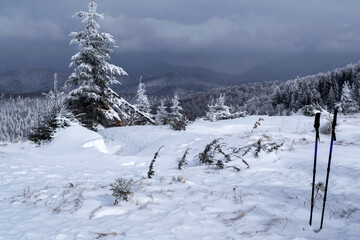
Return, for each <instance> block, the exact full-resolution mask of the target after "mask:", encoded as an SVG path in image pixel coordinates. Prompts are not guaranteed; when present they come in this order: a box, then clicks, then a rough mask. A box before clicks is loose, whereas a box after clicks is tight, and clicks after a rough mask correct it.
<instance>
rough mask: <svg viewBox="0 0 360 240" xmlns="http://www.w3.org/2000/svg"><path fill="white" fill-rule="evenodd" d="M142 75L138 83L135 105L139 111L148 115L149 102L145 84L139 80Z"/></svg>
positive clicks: (149, 109)
mask: <svg viewBox="0 0 360 240" xmlns="http://www.w3.org/2000/svg"><path fill="white" fill-rule="evenodd" d="M141 80H142V76H141V77H140V83H139V87H138V90H137V94H136V102H137V103H136V107H137V108H138V110H139V111H141V112H143V113H146V114H148V115H150V111H151V108H150V103H149V99H148V97H147V95H146V89H145V84H144V83H142V82H141Z"/></svg>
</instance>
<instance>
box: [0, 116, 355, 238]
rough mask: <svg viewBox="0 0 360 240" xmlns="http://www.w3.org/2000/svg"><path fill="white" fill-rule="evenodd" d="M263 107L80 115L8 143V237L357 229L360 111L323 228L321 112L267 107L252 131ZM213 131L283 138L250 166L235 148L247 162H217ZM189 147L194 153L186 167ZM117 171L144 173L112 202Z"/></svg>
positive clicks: (229, 140) (336, 157) (351, 120)
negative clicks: (112, 121)
mask: <svg viewBox="0 0 360 240" xmlns="http://www.w3.org/2000/svg"><path fill="white" fill-rule="evenodd" d="M258 118H259V117H256V116H252V117H246V118H242V119H234V120H226V121H219V122H215V123H210V122H204V121H197V122H195V123H193V124H191V125H190V126H188V130H187V131H186V132H175V131H172V130H170V129H169V128H168V127H166V126H136V127H126V128H112V129H106V130H103V131H101V132H100V134H98V133H93V132H91V131H88V130H86V129H84V128H82V127H79V126H72V127H71V128H68V129H66V130H64V131H62V132H60V133H58V135H57V136H56V137H55V139H54V141H53V142H51V143H49V144H47V145H45V146H42V147H35V146H33V145H32V144H30V143H27V142H26V143H17V144H1V143H0V223H1V224H0V239H4V240H8V239H57V240H60V239H96V238H98V239H358V238H359V237H360V232H359V227H360V193H359V191H358V190H359V189H360V183H359V179H360V162H359V156H360V148H359V145H360V144H359V142H360V126H359V124H358V122H359V120H360V115H355V116H347V117H344V116H339V123H340V124H339V126H338V134H337V138H338V141H337V142H336V143H335V146H334V154H333V163H332V166H331V167H332V168H331V173H330V181H329V191H328V199H327V205H326V212H325V221H324V228H323V230H322V231H320V232H319V233H315V232H314V231H313V230H315V229H318V227H319V224H320V217H321V205H322V199H321V197H319V196H318V200H317V201H316V205H315V209H314V220H313V226H312V227H311V226H309V225H308V219H309V210H310V197H311V181H312V166H313V154H314V153H313V151H314V150H313V147H314V146H313V145H314V138H315V135H314V131H313V118H309V117H303V116H292V117H267V116H263V117H262V118H264V121H262V122H261V125H260V126H259V127H258V128H257V129H255V130H254V131H253V133H252V134H251V133H250V132H251V130H252V127H253V124H254V123H255V121H256V120H257V119H258ZM325 121H326V119H325V118H324V117H323V120H322V125H324V123H325ZM320 137H321V143H320V146H319V160H318V169H317V179H316V180H317V181H316V182H319V181H323V182H324V181H325V176H326V167H327V159H328V154H329V153H328V151H329V144H330V136H329V135H321V136H320ZM215 138H222V139H223V140H222V141H223V142H224V143H226V144H227V147H242V146H246V145H249V144H251V143H254V142H256V141H257V140H258V139H259V138H263V139H271V141H275V142H276V143H279V144H280V143H284V145H283V146H282V148H281V149H280V150H279V151H274V152H271V153H266V152H261V153H260V156H259V158H255V156H254V154H253V150H251V151H250V152H249V153H248V154H247V155H246V156H244V159H245V160H246V161H247V162H248V163H249V165H250V168H248V169H246V166H245V164H244V163H243V162H242V161H241V159H234V161H232V162H229V163H228V165H233V166H237V167H239V168H241V171H240V172H238V171H236V170H234V169H232V168H226V169H223V170H218V169H215V168H210V167H208V166H201V165H200V164H199V161H198V158H197V157H196V155H197V154H198V153H200V152H202V151H203V150H204V148H205V146H206V144H208V143H209V142H211V141H212V140H213V139H215ZM162 145H164V148H163V149H162V150H161V151H160V157H159V158H158V160H157V164H156V165H155V171H156V174H155V176H154V178H153V179H147V171H148V166H149V163H150V161H151V160H152V158H153V156H154V153H155V152H156V151H157V150H158V149H159V147H161V146H162ZM187 148H191V149H190V154H189V156H188V158H187V159H188V161H189V164H188V165H187V166H185V167H184V170H178V169H177V162H178V160H179V159H180V158H181V157H182V155H183V154H184V152H185V150H186V149H187ZM224 149H226V148H224ZM118 177H123V178H133V179H134V180H135V184H134V187H133V191H134V194H133V195H132V196H131V198H130V200H129V202H120V205H119V206H113V203H114V200H115V199H114V197H113V196H111V192H110V190H109V189H110V187H109V186H108V184H109V183H112V182H114V179H116V178H118ZM320 193H321V191H320Z"/></svg>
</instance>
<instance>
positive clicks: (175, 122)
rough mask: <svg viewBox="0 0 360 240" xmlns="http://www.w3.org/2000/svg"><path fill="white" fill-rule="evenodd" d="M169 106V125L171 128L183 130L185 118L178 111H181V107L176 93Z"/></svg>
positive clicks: (185, 123) (185, 122)
mask: <svg viewBox="0 0 360 240" xmlns="http://www.w3.org/2000/svg"><path fill="white" fill-rule="evenodd" d="M170 108H171V113H170V125H171V126H172V128H173V129H174V130H177V131H180V130H185V129H186V125H187V119H186V117H185V116H184V115H183V114H182V113H180V111H183V108H182V107H181V106H180V102H179V96H178V95H177V94H175V96H174V98H173V99H172V106H171V107H170Z"/></svg>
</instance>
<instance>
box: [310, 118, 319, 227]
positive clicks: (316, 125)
mask: <svg viewBox="0 0 360 240" xmlns="http://www.w3.org/2000/svg"><path fill="white" fill-rule="evenodd" d="M320 115H321V113H316V115H315V123H314V128H315V131H316V137H315V154H314V168H313V182H312V191H311V208H310V221H309V224H310V226H311V224H312V214H313V210H314V191H315V175H316V158H317V148H318V142H319V141H320V134H319V127H320Z"/></svg>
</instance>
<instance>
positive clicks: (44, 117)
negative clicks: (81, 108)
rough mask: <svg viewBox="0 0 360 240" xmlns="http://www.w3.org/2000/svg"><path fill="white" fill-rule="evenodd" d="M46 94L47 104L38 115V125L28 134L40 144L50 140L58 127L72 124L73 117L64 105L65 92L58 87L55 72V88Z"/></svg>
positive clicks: (30, 138)
mask: <svg viewBox="0 0 360 240" xmlns="http://www.w3.org/2000/svg"><path fill="white" fill-rule="evenodd" d="M44 95H45V96H46V98H47V104H46V106H45V109H44V110H43V112H42V113H41V115H40V114H39V116H38V125H37V126H36V127H35V128H33V129H32V131H31V133H30V134H29V135H28V138H29V140H31V141H33V142H35V143H38V144H41V143H43V142H47V141H50V140H51V139H52V138H53V136H54V134H55V132H56V131H57V130H58V129H60V128H64V127H67V126H69V125H70V120H69V118H71V115H70V114H69V113H68V112H67V111H66V110H65V108H64V105H63V101H64V93H63V92H60V91H58V88H57V73H55V74H54V89H53V90H50V92H49V93H44Z"/></svg>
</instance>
